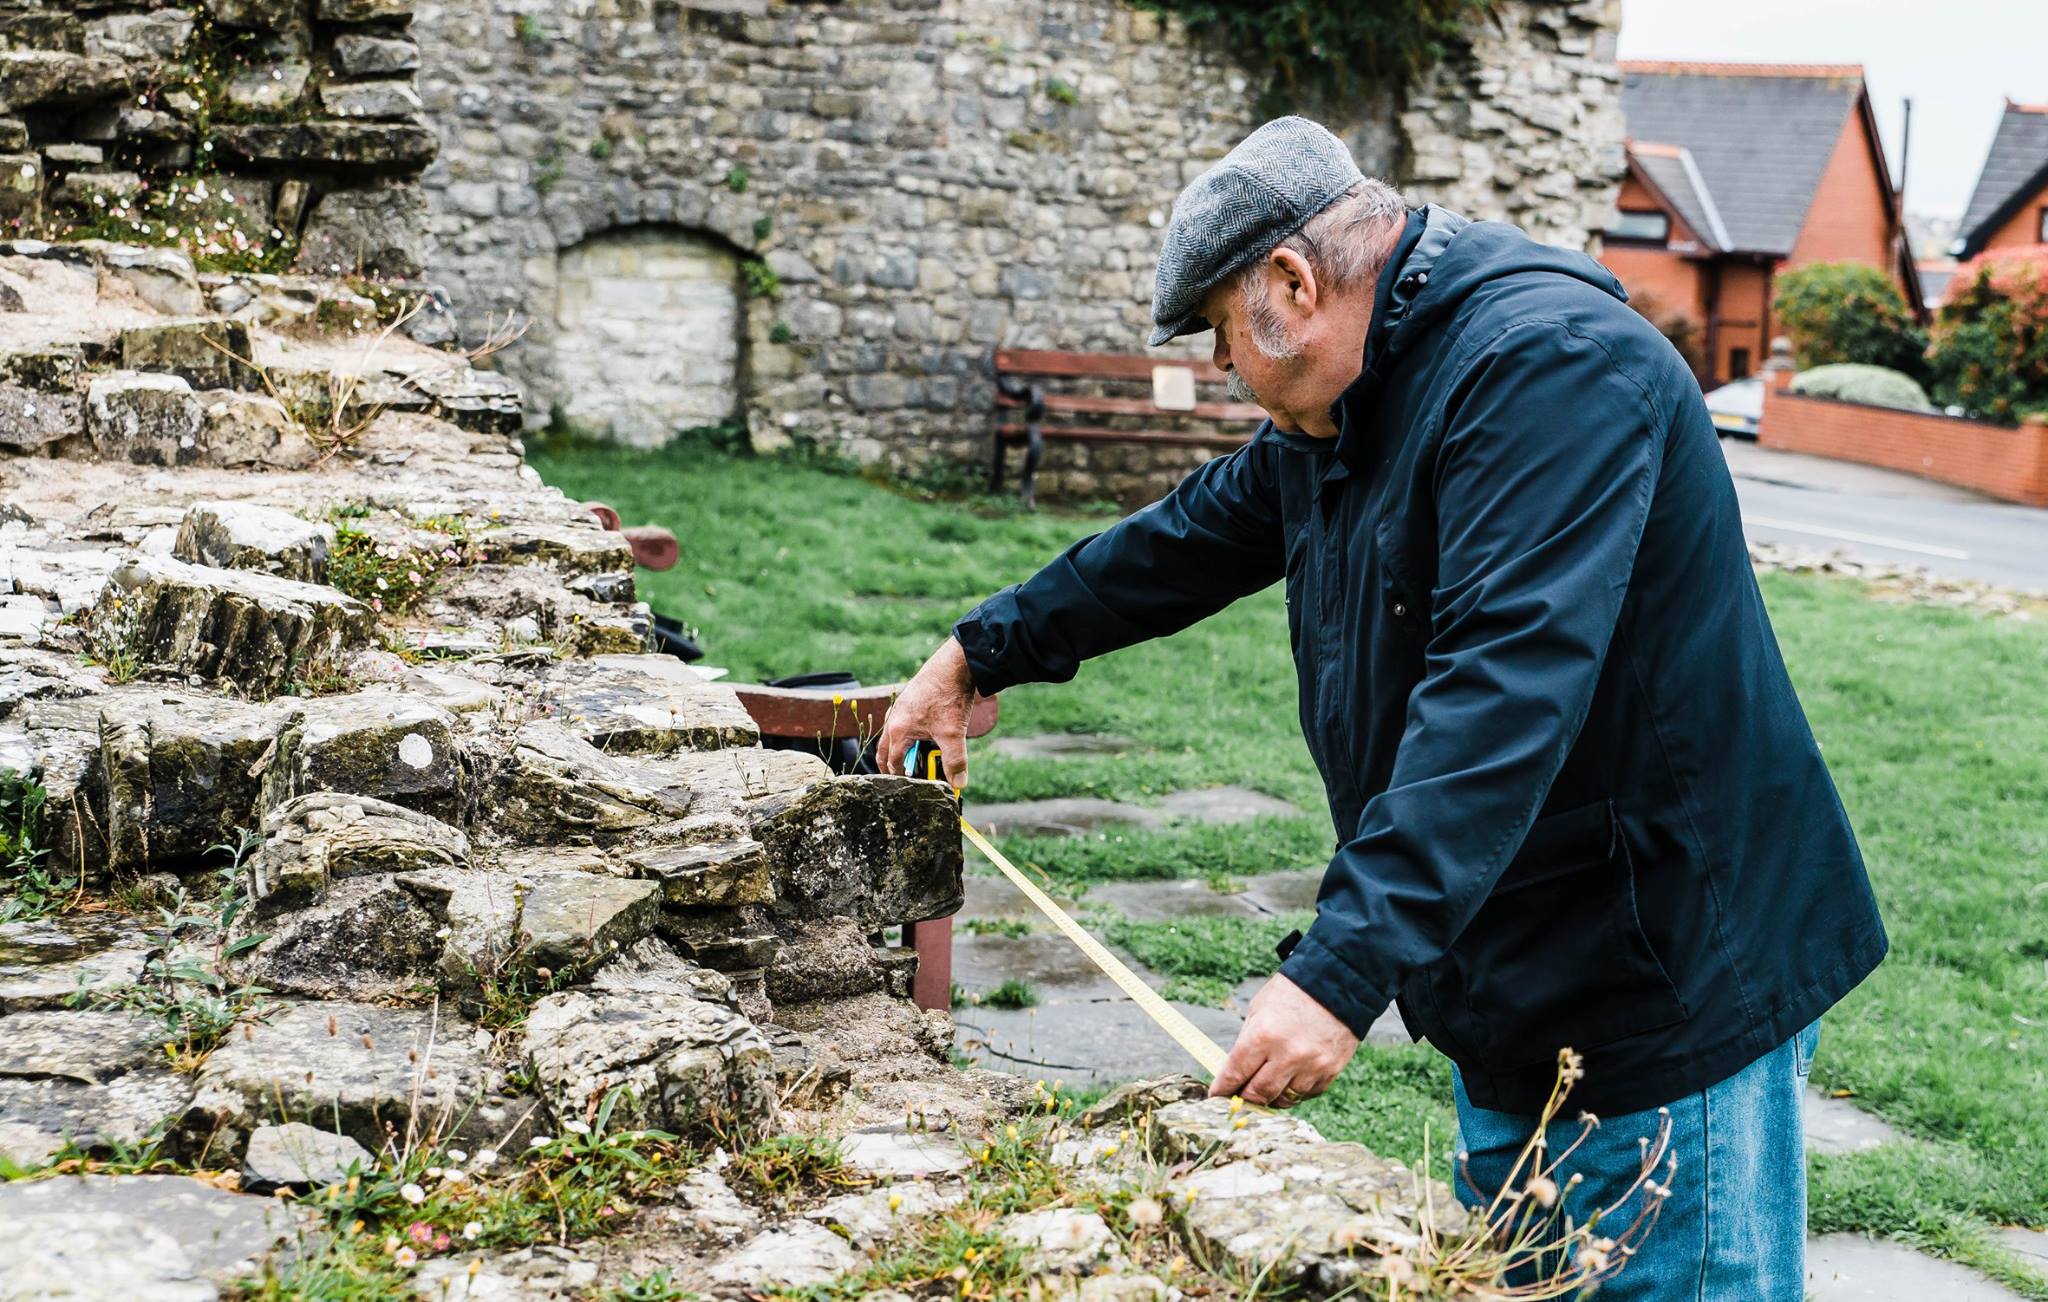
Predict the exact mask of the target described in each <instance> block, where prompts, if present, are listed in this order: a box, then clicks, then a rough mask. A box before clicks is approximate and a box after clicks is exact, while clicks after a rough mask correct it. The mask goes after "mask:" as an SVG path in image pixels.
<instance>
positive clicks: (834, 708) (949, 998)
mask: <svg viewBox="0 0 2048 1302" xmlns="http://www.w3.org/2000/svg"><path fill="white" fill-rule="evenodd" d="M902 686H903V684H901V683H890V684H887V685H886V686H882V687H845V688H839V689H836V690H835V689H833V688H829V687H824V688H816V687H769V686H767V685H766V684H762V683H733V684H732V688H733V690H734V691H735V692H737V693H738V694H739V698H740V704H741V705H742V706H744V707H745V708H746V711H747V713H748V714H750V715H752V716H753V719H754V726H756V727H757V728H759V729H760V730H761V735H762V736H764V737H794V738H797V739H800V740H804V741H817V742H825V741H837V740H841V739H848V740H853V741H857V742H859V743H860V744H861V745H862V747H863V748H865V746H866V744H867V742H868V739H869V738H872V737H878V736H880V735H881V732H882V724H883V723H884V721H886V720H887V719H888V717H889V707H890V706H891V705H893V704H894V703H895V701H896V693H897V691H898V690H900V689H901V688H902ZM835 698H836V699H835ZM1001 713H1002V703H1001V702H1000V701H999V700H998V699H997V698H995V697H992V696H991V697H982V698H977V699H976V701H975V703H974V709H973V710H972V711H971V712H970V713H969V714H968V716H967V735H968V736H969V737H985V736H987V735H988V733H989V731H990V730H991V729H993V728H994V727H995V726H996V720H997V718H998V717H1000V715H1001ZM903 939H904V943H905V944H906V945H907V946H908V947H909V948H911V949H913V950H916V951H917V975H916V976H914V977H913V978H912V979H911V987H910V997H911V999H912V1000H913V1001H914V1002H915V1003H916V1004H917V1006H918V1007H919V1008H951V1007H952V1006H953V919H951V918H950V917H947V918H920V919H908V920H906V921H905V922H904V924H903Z"/></svg>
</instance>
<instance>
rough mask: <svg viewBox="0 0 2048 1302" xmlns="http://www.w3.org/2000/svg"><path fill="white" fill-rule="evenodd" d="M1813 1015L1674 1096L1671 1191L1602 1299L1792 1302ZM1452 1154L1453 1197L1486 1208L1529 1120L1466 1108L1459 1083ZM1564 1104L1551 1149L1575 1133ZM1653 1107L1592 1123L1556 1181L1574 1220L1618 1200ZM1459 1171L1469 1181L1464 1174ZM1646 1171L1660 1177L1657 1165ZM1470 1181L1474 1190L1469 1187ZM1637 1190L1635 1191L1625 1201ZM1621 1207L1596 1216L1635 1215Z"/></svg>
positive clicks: (1798, 1279) (1633, 1206)
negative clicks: (1728, 1069)
mask: <svg viewBox="0 0 2048 1302" xmlns="http://www.w3.org/2000/svg"><path fill="white" fill-rule="evenodd" d="M1819 1041H1820V1023H1818V1022H1815V1023H1814V1024H1813V1025H1812V1026H1809V1027H1807V1028H1806V1029H1805V1030H1803V1031H1801V1032H1800V1033H1799V1034H1797V1035H1795V1036H1793V1037H1792V1038H1791V1039H1790V1040H1788V1041H1786V1042H1785V1043H1784V1044H1781V1045H1779V1046H1778V1047H1777V1048H1776V1049H1774V1050H1772V1051H1771V1052H1770V1053H1767V1054H1765V1055H1764V1056H1763V1057H1761V1058H1759V1059H1757V1060H1756V1061H1755V1062H1753V1063H1751V1064H1750V1065H1749V1066H1747V1067H1744V1068H1743V1069H1742V1070H1741V1071H1739V1072H1736V1073H1735V1074H1734V1075H1733V1076H1730V1077H1728V1078H1727V1079H1726V1080H1723V1081H1720V1082H1718V1083H1716V1084H1713V1085H1709V1086H1708V1087H1707V1088H1706V1089H1704V1090H1701V1091H1700V1092H1699V1093H1697V1094H1688V1095H1686V1096H1685V1097H1684V1098H1681V1099H1675V1100H1673V1101H1672V1102H1671V1103H1670V1104H1669V1105H1667V1106H1668V1110H1669V1111H1670V1113H1671V1149H1670V1151H1671V1152H1672V1153H1674V1154H1676V1155H1677V1157H1678V1170H1677V1173H1676V1174H1675V1175H1673V1176H1672V1177H1671V1181H1670V1183H1671V1196H1670V1198H1669V1199H1667V1200H1666V1201H1665V1203H1664V1208H1663V1210H1662V1212H1661V1213H1660V1214H1659V1215H1658V1217H1657V1223H1656V1225H1655V1227H1654V1228H1652V1229H1651V1231H1650V1233H1649V1236H1648V1237H1647V1238H1646V1239H1644V1240H1643V1244H1642V1247H1641V1249H1640V1250H1639V1251H1638V1252H1637V1253H1636V1254H1635V1256H1634V1257H1633V1258H1631V1259H1630V1260H1629V1262H1628V1264H1627V1266H1626V1267H1624V1268H1623V1269H1622V1270H1620V1271H1619V1272H1617V1273H1616V1274H1614V1275H1613V1276H1611V1277H1609V1278H1608V1279H1607V1281H1606V1282H1605V1283H1603V1284H1602V1285H1601V1286H1600V1289H1599V1298H1600V1302H1676V1300H1677V1299H1681V1298H1682V1299H1685V1300H1686V1302H1737V1300H1738V1299H1740V1300H1741V1302H1781V1300H1782V1302H1800V1299H1802V1298H1803V1297H1804V1296H1805V1292H1806V1151H1805V1136H1804V1133H1803V1131H1804V1127H1803V1125H1802V1123H1801V1120H1800V1100H1801V1096H1802V1095H1803V1094H1804V1092H1805V1090H1806V1075H1807V1071H1808V1070H1809V1069H1810V1068H1811V1067H1812V1066H1813V1050H1814V1047H1815V1045H1817V1044H1818V1043H1819ZM1453 1079H1454V1080H1455V1081H1456V1086H1457V1096H1458V1136H1459V1141H1458V1142H1459V1148H1460V1150H1461V1151H1463V1152H1466V1153H1469V1154H1470V1157H1469V1158H1468V1159H1467V1161H1466V1163H1465V1169H1464V1170H1461V1171H1460V1172H1459V1173H1458V1197H1459V1198H1460V1199H1461V1200H1462V1201H1464V1202H1465V1203H1467V1204H1468V1205H1469V1204H1472V1203H1475V1202H1476V1203H1479V1204H1481V1205H1484V1204H1485V1203H1487V1202H1489V1201H1491V1200H1492V1198H1493V1196H1494V1194H1495V1193H1496V1192H1498V1191H1499V1189H1500V1186H1501V1184H1502V1183H1503V1182H1505V1181H1506V1179H1507V1177H1508V1173H1509V1171H1510V1170H1511V1169H1512V1168H1513V1166H1514V1162H1515V1158H1516V1157H1517V1156H1518V1155H1519V1154H1520V1153H1521V1151H1522V1146H1523V1145H1524V1144H1525V1143H1527V1142H1528V1139H1529V1136H1530V1134H1531V1133H1533V1132H1534V1130H1535V1128H1536V1118H1534V1117H1531V1116H1521V1115H1517V1114H1515V1113H1510V1112H1492V1111H1489V1110H1487V1109H1485V1108H1477V1107H1474V1106H1472V1100H1471V1099H1469V1098H1467V1097H1466V1095H1465V1082H1464V1081H1463V1080H1461V1079H1456V1077H1455V1073H1454V1077H1453ZM1577 1115H1578V1114H1577V1113H1576V1112H1575V1111H1574V1110H1573V1109H1572V1106H1571V1103H1570V1102H1569V1100H1567V1102H1566V1103H1565V1108H1564V1115H1563V1116H1561V1117H1560V1118H1559V1119H1558V1120H1556V1121H1553V1122H1552V1123H1551V1125H1550V1135H1549V1144H1550V1151H1551V1152H1552V1153H1562V1152H1564V1150H1565V1149H1566V1148H1567V1147H1569V1146H1570V1145H1571V1142H1572V1141H1573V1140H1574V1139H1576V1138H1577V1137H1578V1134H1579V1125H1578V1123H1577V1121H1576V1120H1573V1119H1572V1118H1576V1116H1577ZM1659 1121H1660V1117H1659V1114H1658V1110H1657V1109H1655V1108H1652V1109H1650V1110H1649V1111H1647V1112H1631V1113H1629V1114H1627V1115H1626V1116H1619V1117H1602V1118H1600V1126H1599V1129H1597V1130H1595V1131H1594V1132H1593V1134H1592V1136H1591V1137H1590V1138H1588V1139H1587V1140H1586V1142H1585V1143H1583V1144H1581V1145H1580V1146H1579V1149H1578V1151H1577V1152H1575V1153H1573V1154H1572V1156H1571V1157H1570V1158H1569V1159H1567V1160H1566V1161H1565V1163H1564V1164H1563V1166H1562V1167H1561V1169H1560V1170H1559V1171H1558V1173H1557V1176H1556V1179H1557V1183H1558V1185H1559V1186H1560V1187H1561V1188H1562V1187H1564V1186H1565V1184H1566V1181H1567V1180H1568V1179H1569V1178H1570V1177H1571V1176H1573V1175H1581V1176H1583V1177H1584V1178H1583V1179H1582V1180H1581V1182H1580V1183H1579V1185H1578V1187H1577V1188H1576V1189H1573V1190H1572V1191H1571V1192H1570V1193H1568V1194H1567V1195H1566V1199H1565V1207H1566V1210H1567V1212H1568V1213H1569V1214H1570V1215H1571V1217H1572V1219H1573V1220H1575V1221H1578V1222H1581V1223H1583V1222H1584V1220H1585V1219H1586V1216H1587V1214H1588V1213H1589V1212H1591V1211H1593V1210H1594V1209H1597V1208H1601V1207H1606V1206H1607V1205H1609V1204H1610V1203H1613V1202H1614V1201H1615V1200H1616V1199H1618V1198H1619V1197H1621V1195H1622V1194H1623V1192H1624V1191H1626V1190H1627V1188H1628V1186H1629V1184H1630V1182H1631V1181H1633V1180H1634V1179H1635V1177H1636V1172H1637V1171H1638V1170H1639V1169H1640V1164H1641V1163H1640V1157H1639V1153H1640V1149H1639V1147H1638V1145H1637V1140H1638V1139H1641V1138H1648V1139H1650V1140H1651V1142H1653V1143H1654V1142H1655V1139H1656V1134H1657V1127H1658V1124H1659ZM1468 1172H1469V1182H1468V1177H1467V1173H1468ZM1657 1178H1658V1179H1659V1180H1662V1179H1663V1178H1664V1173H1663V1170H1662V1169H1660V1170H1659V1171H1658V1173H1657ZM1474 1185H1476V1186H1477V1188H1474V1187H1473V1186H1474ZM1642 1197H1644V1195H1643V1194H1642V1193H1641V1191H1638V1192H1637V1193H1636V1195H1635V1199H1638V1200H1639V1199H1641V1198H1642ZM1637 1208H1638V1204H1637V1203H1636V1202H1635V1201H1631V1202H1630V1203H1627V1204H1624V1205H1623V1207H1622V1208H1621V1210H1620V1212H1619V1214H1618V1216H1617V1217H1615V1218H1613V1219H1609V1220H1607V1222H1606V1223H1607V1224H1610V1225H1612V1226H1614V1227H1615V1228H1616V1229H1617V1230H1618V1229H1619V1228H1620V1227H1621V1226H1625V1225H1627V1224H1629V1223H1630V1222H1631V1221H1633V1220H1634V1219H1635V1214H1636V1211H1637Z"/></svg>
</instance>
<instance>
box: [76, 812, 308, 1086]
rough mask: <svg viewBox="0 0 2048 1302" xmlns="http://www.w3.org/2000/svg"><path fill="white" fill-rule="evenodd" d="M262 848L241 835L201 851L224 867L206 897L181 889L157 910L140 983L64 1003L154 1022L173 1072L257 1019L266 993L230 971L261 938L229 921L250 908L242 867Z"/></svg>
mask: <svg viewBox="0 0 2048 1302" xmlns="http://www.w3.org/2000/svg"><path fill="white" fill-rule="evenodd" d="M262 843H263V838H262V837H260V836H257V835H255V834H253V833H249V832H243V833H242V834H241V835H240V836H239V837H238V838H237V839H236V841H235V842H234V843H233V844H222V845H216V846H213V847H211V848H210V849H209V851H208V853H209V854H214V855H225V856H226V858H227V862H226V864H225V865H224V866H222V867H220V868H218V869H216V870H214V872H213V873H212V880H211V882H210V886H211V891H210V892H209V894H207V895H206V896H204V897H202V898H199V899H194V898H193V897H192V896H191V895H190V894H189V893H188V892H187V891H186V890H185V888H184V887H183V886H182V885H181V886H180V887H179V888H178V892H177V894H176V896H174V897H173V898H172V900H171V902H170V903H169V904H166V905H163V906H161V907H159V908H158V910H157V925H156V926H155V927H154V928H152V929H151V930H150V933H149V939H150V942H151V944H150V948H151V950H152V955H151V957H150V959H149V961H148V962H146V963H145V964H144V965H143V969H142V972H143V975H142V980H141V981H140V982H138V983H136V984H134V985H130V986H121V987H117V988H114V989H109V990H93V991H89V990H85V989H81V990H80V991H79V992H78V993H77V994H74V995H73V996H71V1000H70V1002H71V1004H72V1005H73V1006H74V1007H77V1006H90V1007H94V1008H103V1009H115V1008H118V1009H126V1010H128V1011H131V1012H137V1013H143V1014H146V1015H147V1016H150V1017H154V1018H156V1019H157V1020H158V1021H159V1022H160V1023H161V1024H162V1026H163V1031H164V1036H165V1043H164V1052H165V1056H166V1057H167V1058H168V1059H169V1060H170V1063H171V1065H172V1066H173V1067H174V1068H176V1069H177V1070H179V1071H197V1070H198V1069H199V1066H200V1064H202V1063H204V1062H205V1061H206V1055H207V1054H209V1053H211V1052H213V1049H214V1046H215V1045H217V1044H219V1043H220V1041H221V1039H222V1038H223V1037H224V1036H226V1035H227V1033H228V1032H229V1031H231V1030H233V1029H234V1028H235V1027H236V1026H238V1025H240V1024H242V1023H244V1022H249V1021H260V1020H262V1018H263V1016H264V1012H263V1008H262V1004H263V997H264V996H265V995H267V994H269V993H270V992H269V991H268V990H265V989H264V988H263V987H261V986H258V985H254V984H251V983H249V982H246V981H242V980H239V979H237V978H236V977H235V976H234V975H233V973H232V970H231V966H230V965H231V964H232V963H233V962H234V960H235V959H236V958H237V957H239V956H241V955H242V954H245V953H247V952H248V951H250V950H252V949H254V948H256V947H257V946H258V945H260V944H262V943H263V942H264V941H265V940H266V939H268V937H267V936H263V935H260V934H251V935H245V936H240V937H235V936H233V932H234V924H235V919H236V918H237V917H239V916H240V915H241V913H242V911H243V909H245V908H247V907H248V905H249V903H250V899H249V895H248V892H247V883H246V881H245V879H244V874H243V871H242V865H243V863H244V861H245V860H246V859H247V858H248V856H249V855H250V854H251V853H252V852H253V851H254V850H255V849H256V847H258V846H259V845H261V844H262Z"/></svg>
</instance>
